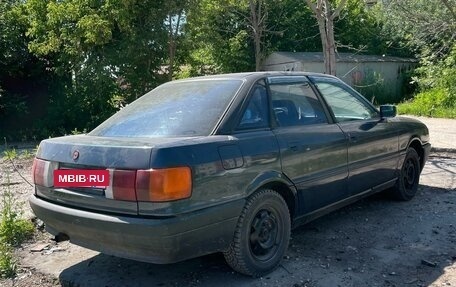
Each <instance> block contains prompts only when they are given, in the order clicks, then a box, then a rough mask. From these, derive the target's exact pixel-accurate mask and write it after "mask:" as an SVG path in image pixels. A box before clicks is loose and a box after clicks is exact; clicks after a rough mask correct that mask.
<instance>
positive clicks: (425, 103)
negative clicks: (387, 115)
mask: <svg viewBox="0 0 456 287" xmlns="http://www.w3.org/2000/svg"><path fill="white" fill-rule="evenodd" d="M446 98H447V94H446V93H445V91H444V90H438V89H432V90H429V91H426V92H422V93H419V94H418V95H417V96H416V97H415V99H414V100H412V101H408V102H404V103H401V104H399V105H398V106H397V108H398V113H399V114H407V115H416V116H424V117H436V118H456V107H455V106H453V107H451V106H446V105H443V104H442V102H445V100H446Z"/></svg>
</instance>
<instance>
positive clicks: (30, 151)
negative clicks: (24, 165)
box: [21, 149, 36, 159]
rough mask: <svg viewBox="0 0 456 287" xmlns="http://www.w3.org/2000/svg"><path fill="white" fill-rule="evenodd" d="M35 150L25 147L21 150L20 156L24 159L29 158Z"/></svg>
mask: <svg viewBox="0 0 456 287" xmlns="http://www.w3.org/2000/svg"><path fill="white" fill-rule="evenodd" d="M35 154H36V150H29V149H26V150H24V151H23V152H22V154H21V157H22V158H24V159H31V158H33V157H34V156H35Z"/></svg>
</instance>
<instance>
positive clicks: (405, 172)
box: [393, 148, 421, 201]
mask: <svg viewBox="0 0 456 287" xmlns="http://www.w3.org/2000/svg"><path fill="white" fill-rule="evenodd" d="M420 173H421V168H420V157H419V156H418V153H417V152H416V150H415V149H414V148H409V149H408V150H407V154H406V155H405V160H404V163H403V165H402V168H401V172H400V174H399V178H398V179H397V182H396V186H395V187H394V190H393V195H394V197H395V198H396V199H398V200H403V201H407V200H410V199H412V198H413V197H414V196H415V194H416V192H417V191H418V183H419V181H420Z"/></svg>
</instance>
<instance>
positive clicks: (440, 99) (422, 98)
mask: <svg viewBox="0 0 456 287" xmlns="http://www.w3.org/2000/svg"><path fill="white" fill-rule="evenodd" d="M424 62H425V65H424V66H423V67H421V68H420V69H419V70H418V71H419V73H420V74H419V75H418V77H417V78H416V81H417V82H418V83H419V86H420V89H421V92H420V93H419V94H418V95H416V96H415V98H414V99H413V100H412V101H411V102H406V103H403V104H401V105H399V113H402V114H404V113H406V114H414V115H421V116H431V117H448V118H456V69H455V68H454V67H455V66H456V45H454V46H453V50H452V52H451V53H450V54H449V55H448V56H447V57H446V58H445V59H443V60H440V61H438V62H436V63H431V62H429V61H426V59H425V60H424Z"/></svg>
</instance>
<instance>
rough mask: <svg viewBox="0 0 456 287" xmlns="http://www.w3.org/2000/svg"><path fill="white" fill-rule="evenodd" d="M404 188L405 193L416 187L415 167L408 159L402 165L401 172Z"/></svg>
mask: <svg viewBox="0 0 456 287" xmlns="http://www.w3.org/2000/svg"><path fill="white" fill-rule="evenodd" d="M402 177H403V181H404V187H405V189H406V190H407V191H411V190H412V189H413V188H414V187H415V185H416V177H417V175H416V165H415V163H414V161H413V160H412V159H408V160H407V161H406V162H405V164H404V169H403V171H402Z"/></svg>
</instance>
